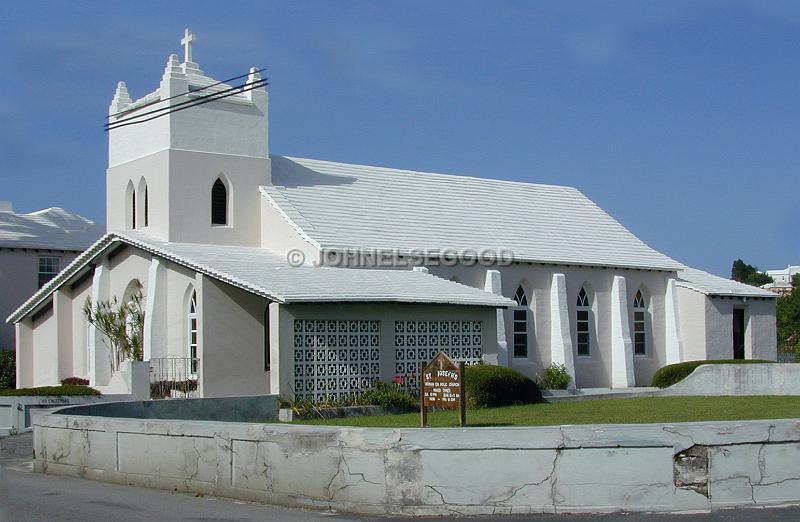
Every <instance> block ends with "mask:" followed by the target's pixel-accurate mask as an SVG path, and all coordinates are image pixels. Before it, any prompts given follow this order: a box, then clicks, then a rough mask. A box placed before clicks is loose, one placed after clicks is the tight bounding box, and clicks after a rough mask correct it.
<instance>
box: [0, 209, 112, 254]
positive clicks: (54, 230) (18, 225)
mask: <svg viewBox="0 0 800 522" xmlns="http://www.w3.org/2000/svg"><path fill="white" fill-rule="evenodd" d="M104 232H105V227H104V226H102V225H98V224H96V223H95V222H94V221H91V220H90V219H86V218H85V217H83V216H80V215H78V214H73V213H71V212H67V211H66V210H64V209H63V208H59V207H51V208H47V209H44V210H38V211H36V212H31V213H29V214H17V213H15V212H0V247H10V248H39V249H50V250H76V251H78V250H85V249H86V248H87V247H88V246H89V245H91V244H92V243H94V242H95V241H97V238H99V237H100V236H102V235H103V233H104Z"/></svg>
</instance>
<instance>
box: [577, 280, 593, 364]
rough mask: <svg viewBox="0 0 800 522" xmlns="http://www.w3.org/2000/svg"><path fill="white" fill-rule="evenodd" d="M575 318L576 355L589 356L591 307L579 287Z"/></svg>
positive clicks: (584, 293)
mask: <svg viewBox="0 0 800 522" xmlns="http://www.w3.org/2000/svg"><path fill="white" fill-rule="evenodd" d="M576 306H577V316H576V321H575V329H576V332H577V334H578V336H577V337H578V339H577V340H578V355H591V353H592V339H591V334H590V329H589V323H590V319H591V313H592V310H591V305H590V303H589V295H588V294H587V293H586V289H585V288H584V287H581V291H580V292H578V301H577V303H576Z"/></svg>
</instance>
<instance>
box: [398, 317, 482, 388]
mask: <svg viewBox="0 0 800 522" xmlns="http://www.w3.org/2000/svg"><path fill="white" fill-rule="evenodd" d="M482 333H483V322H482V321H395V322H394V346H395V349H394V353H395V374H396V377H395V380H396V382H398V384H399V385H400V386H401V387H402V388H404V389H406V390H409V391H413V392H417V391H419V377H418V374H419V370H420V368H421V367H422V365H423V364H424V363H427V362H430V360H431V359H433V357H434V356H435V355H436V354H437V353H439V352H440V351H441V352H444V353H445V354H447V356H448V357H450V358H451V359H453V361H455V362H464V363H465V364H468V365H470V364H478V363H479V362H481V359H482V356H483V350H482V344H483V343H482V337H483V336H482Z"/></svg>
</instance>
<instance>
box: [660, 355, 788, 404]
mask: <svg viewBox="0 0 800 522" xmlns="http://www.w3.org/2000/svg"><path fill="white" fill-rule="evenodd" d="M659 395H684V396H686V395H703V396H707V397H708V396H721V395H724V396H728V395H730V396H741V395H800V364H796V363H774V364H703V365H700V366H698V367H697V368H695V370H694V371H693V372H692V373H690V374H689V376H688V377H686V378H685V379H684V380H682V381H680V382H678V383H675V384H673V385H672V386H670V387H669V388H665V389H664V390H662V391H661V392H660V393H659Z"/></svg>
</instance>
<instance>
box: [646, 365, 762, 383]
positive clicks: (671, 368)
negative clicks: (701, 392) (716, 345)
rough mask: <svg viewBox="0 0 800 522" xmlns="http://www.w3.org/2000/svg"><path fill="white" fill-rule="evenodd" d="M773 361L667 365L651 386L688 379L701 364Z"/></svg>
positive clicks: (656, 374)
mask: <svg viewBox="0 0 800 522" xmlns="http://www.w3.org/2000/svg"><path fill="white" fill-rule="evenodd" d="M774 362H775V361H762V360H760V359H723V360H715V361H686V362H682V363H676V364H668V365H667V366H664V367H663V368H660V369H659V370H658V371H657V372H656V373H655V375H653V382H652V384H651V386H655V387H656V388H666V387H668V386H672V385H673V384H676V383H679V382H681V381H682V380H684V379H685V378H686V377H688V376H689V375H690V374H691V373H692V372H693V371H694V369H695V368H697V367H698V366H700V365H703V364H763V363H774Z"/></svg>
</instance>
